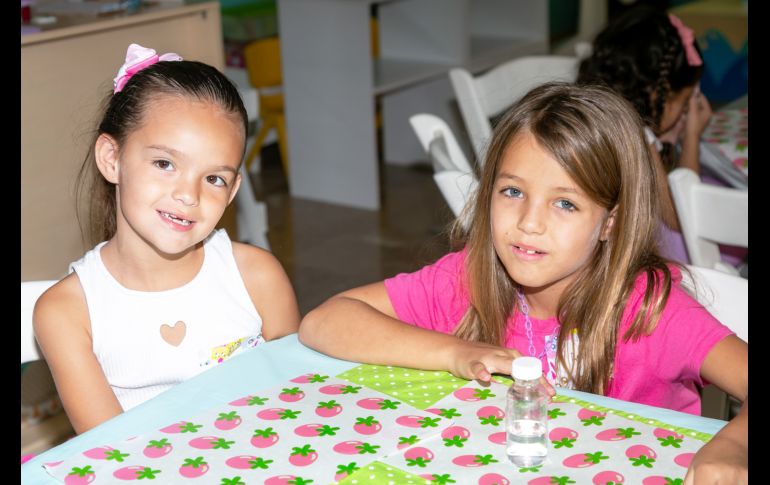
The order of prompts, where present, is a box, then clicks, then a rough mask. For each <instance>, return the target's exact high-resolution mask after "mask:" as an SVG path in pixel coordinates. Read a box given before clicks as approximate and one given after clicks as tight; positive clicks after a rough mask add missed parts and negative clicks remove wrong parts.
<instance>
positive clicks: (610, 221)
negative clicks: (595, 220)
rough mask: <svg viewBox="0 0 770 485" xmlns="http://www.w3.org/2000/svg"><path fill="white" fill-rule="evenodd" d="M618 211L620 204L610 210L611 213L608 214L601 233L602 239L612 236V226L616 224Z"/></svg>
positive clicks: (600, 238) (600, 237)
mask: <svg viewBox="0 0 770 485" xmlns="http://www.w3.org/2000/svg"><path fill="white" fill-rule="evenodd" d="M617 213H618V206H615V207H613V208H612V210H611V211H610V214H609V215H608V216H607V220H606V221H604V227H603V228H602V233H601V234H600V235H599V240H600V241H606V240H607V239H609V238H610V234H611V233H612V226H613V225H614V224H615V215H616V214H617Z"/></svg>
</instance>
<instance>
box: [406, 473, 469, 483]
mask: <svg viewBox="0 0 770 485" xmlns="http://www.w3.org/2000/svg"><path fill="white" fill-rule="evenodd" d="M418 476H419V477H420V478H424V479H426V480H430V481H431V482H433V483H435V484H440V485H444V484H447V483H457V480H455V479H454V478H452V475H450V474H449V473H443V474H441V475H439V474H438V473H423V474H422V475H418ZM391 483H392V482H391ZM418 483H419V482H418Z"/></svg>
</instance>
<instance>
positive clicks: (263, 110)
mask: <svg viewBox="0 0 770 485" xmlns="http://www.w3.org/2000/svg"><path fill="white" fill-rule="evenodd" d="M243 57H244V61H245V63H246V71H247V72H248V74H249V82H250V83H251V85H252V86H254V88H256V89H257V90H258V91H259V119H260V126H259V132H257V136H256V140H254V146H252V147H251V150H250V151H249V153H248V155H246V170H247V171H248V169H249V168H250V167H251V162H252V160H253V159H254V157H255V156H256V155H257V154H258V153H259V151H260V150H261V149H262V143H263V142H264V141H265V137H266V136H267V134H268V133H270V130H273V129H275V130H276V131H277V132H278V148H279V150H280V152H281V163H282V164H283V170H284V173H285V174H286V179H287V180H288V179H289V157H288V153H287V145H286V121H285V117H284V113H283V93H282V92H281V91H280V87H281V84H282V80H281V44H280V41H279V40H278V37H268V38H265V39H259V40H255V41H254V42H251V43H249V44H248V45H246V47H245V48H244V49H243Z"/></svg>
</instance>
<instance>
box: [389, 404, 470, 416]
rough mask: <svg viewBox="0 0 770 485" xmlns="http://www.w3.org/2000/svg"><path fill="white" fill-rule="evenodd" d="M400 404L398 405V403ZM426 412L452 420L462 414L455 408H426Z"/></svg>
mask: <svg viewBox="0 0 770 485" xmlns="http://www.w3.org/2000/svg"><path fill="white" fill-rule="evenodd" d="M399 404H400V403H399ZM425 411H426V412H429V413H432V414H438V415H439V416H441V417H444V418H447V419H452V418H456V417H458V416H462V414H460V413H458V412H457V409H455V408H440V409H439V408H428V409H426V410H425Z"/></svg>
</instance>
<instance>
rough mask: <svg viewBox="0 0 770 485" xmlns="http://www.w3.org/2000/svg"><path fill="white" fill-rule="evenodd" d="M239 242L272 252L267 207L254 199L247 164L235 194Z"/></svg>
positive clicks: (243, 167) (243, 168)
mask: <svg viewBox="0 0 770 485" xmlns="http://www.w3.org/2000/svg"><path fill="white" fill-rule="evenodd" d="M235 199H236V200H235V203H236V221H237V223H238V241H240V242H245V243H249V244H253V245H254V246H259V247H261V248H262V249H265V250H267V251H270V243H269V242H268V240H267V205H266V204H265V203H264V202H260V201H258V200H257V199H256V198H255V197H254V190H253V189H252V186H251V180H250V179H249V173H248V172H247V171H246V164H245V163H244V164H241V187H240V188H239V189H238V193H237V194H235Z"/></svg>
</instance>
